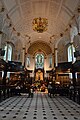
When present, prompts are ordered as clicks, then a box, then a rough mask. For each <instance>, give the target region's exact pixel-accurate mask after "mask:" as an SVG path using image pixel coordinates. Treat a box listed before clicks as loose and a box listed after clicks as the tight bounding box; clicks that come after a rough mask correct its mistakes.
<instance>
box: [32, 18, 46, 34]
mask: <svg viewBox="0 0 80 120" xmlns="http://www.w3.org/2000/svg"><path fill="white" fill-rule="evenodd" d="M32 25H33V30H34V31H37V32H38V33H42V32H44V31H46V30H47V26H48V20H47V19H46V18H41V17H39V18H34V19H33V22H32Z"/></svg>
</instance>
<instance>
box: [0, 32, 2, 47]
mask: <svg viewBox="0 0 80 120" xmlns="http://www.w3.org/2000/svg"><path fill="white" fill-rule="evenodd" d="M1 39H2V33H0V48H1Z"/></svg>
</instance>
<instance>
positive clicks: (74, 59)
mask: <svg viewBox="0 0 80 120" xmlns="http://www.w3.org/2000/svg"><path fill="white" fill-rule="evenodd" d="M74 52H75V47H74V46H69V47H68V62H72V59H73V62H75V61H76V58H75V57H74ZM72 57H73V58H72Z"/></svg>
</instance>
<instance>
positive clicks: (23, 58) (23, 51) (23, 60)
mask: <svg viewBox="0 0 80 120" xmlns="http://www.w3.org/2000/svg"><path fill="white" fill-rule="evenodd" d="M24 65H25V47H23V48H22V66H24Z"/></svg>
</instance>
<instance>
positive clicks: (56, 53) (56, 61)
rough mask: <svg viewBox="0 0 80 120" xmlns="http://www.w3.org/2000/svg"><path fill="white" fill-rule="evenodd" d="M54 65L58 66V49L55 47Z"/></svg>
mask: <svg viewBox="0 0 80 120" xmlns="http://www.w3.org/2000/svg"><path fill="white" fill-rule="evenodd" d="M55 67H58V49H57V48H55Z"/></svg>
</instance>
